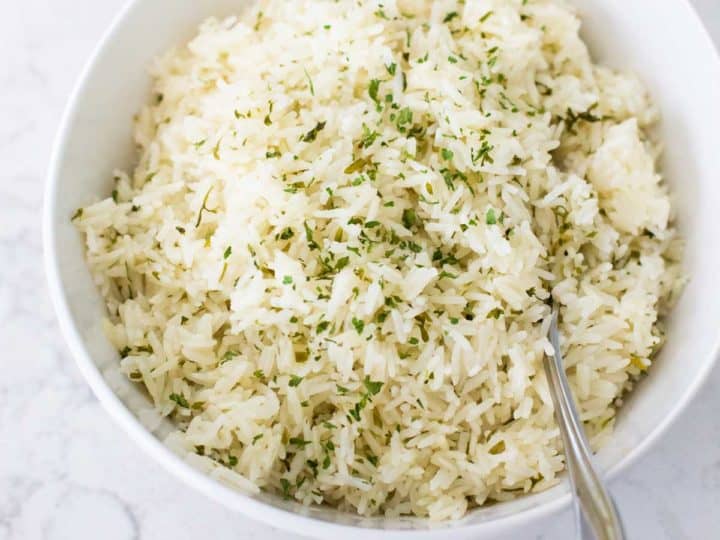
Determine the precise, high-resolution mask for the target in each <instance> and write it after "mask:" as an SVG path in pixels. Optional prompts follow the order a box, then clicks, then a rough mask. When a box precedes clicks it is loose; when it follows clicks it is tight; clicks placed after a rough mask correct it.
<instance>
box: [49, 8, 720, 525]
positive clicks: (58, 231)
mask: <svg viewBox="0 0 720 540" xmlns="http://www.w3.org/2000/svg"><path fill="white" fill-rule="evenodd" d="M242 4H243V2H242V1H241V0H184V1H180V2H179V1H178V0H152V1H150V0H135V1H132V2H130V4H129V5H128V6H127V7H126V8H125V9H124V10H123V12H122V13H121V14H120V16H119V17H118V18H117V19H116V21H115V23H114V24H113V25H112V27H111V29H110V30H109V31H108V33H107V34H106V36H105V38H104V39H103V41H102V43H101V44H100V46H99V47H98V49H97V51H96V53H95V54H94V56H93V58H92V60H91V61H90V62H89V64H88V66H87V68H86V69H85V71H84V73H83V75H82V77H81V79H80V82H79V84H78V86H77V89H76V91H75V92H74V94H73V97H72V99H71V102H70V105H69V107H68V109H67V112H66V114H65V118H64V120H63V123H62V128H61V130H60V134H59V136H58V139H57V143H56V146H55V152H54V156H53V159H52V164H51V168H50V174H49V179H48V185H47V194H46V199H45V213H44V241H45V264H46V267H47V273H48V277H49V282H50V290H51V294H52V298H53V301H54V305H55V309H56V311H57V314H58V317H59V320H60V325H61V327H62V330H63V333H64V335H65V338H66V339H67V341H68V343H69V345H70V348H71V350H72V352H73V354H74V356H75V358H76V359H77V363H78V365H79V367H80V370H81V371H82V373H83V374H84V376H85V378H86V379H87V381H88V383H89V384H90V386H91V387H92V389H93V391H94V392H95V395H96V396H97V397H98V399H99V400H100V401H101V402H102V404H103V405H104V406H105V408H106V409H107V410H108V412H109V413H110V414H111V415H112V416H113V417H114V418H115V420H116V421H117V422H118V424H120V425H121V426H122V427H123V429H125V430H126V431H127V432H128V434H129V435H130V436H131V437H132V438H133V439H135V440H136V441H137V442H138V443H139V444H140V445H141V446H142V447H143V448H144V449H145V450H146V451H147V452H148V453H149V454H151V455H152V456H153V457H155V458H156V459H157V460H158V461H159V462H160V463H162V464H163V465H164V466H165V467H166V468H167V469H168V470H170V471H171V472H172V473H173V474H175V475H177V476H178V477H180V478H182V479H183V480H184V481H185V482H187V483H188V484H189V485H191V486H193V487H195V488H196V489H199V490H200V491H202V492H203V493H205V494H207V495H208V496H210V497H212V498H214V499H216V500H218V501H219V502H221V503H223V504H224V505H226V506H228V507H230V508H233V509H236V510H238V511H239V512H241V513H243V514H246V515H248V516H250V517H252V518H255V519H259V520H262V521H265V522H267V523H270V524H272V525H274V526H278V527H282V528H285V529H288V530H290V531H293V532H296V533H300V534H304V535H308V536H315V537H319V538H334V537H338V536H342V537H344V538H347V539H352V538H367V537H368V536H369V535H370V534H371V531H370V530H369V529H373V528H375V529H384V530H385V531H384V532H383V535H384V536H383V538H396V537H403V538H405V537H409V536H412V537H413V538H437V539H440V538H447V537H449V536H452V537H453V538H469V537H472V538H481V537H489V536H491V535H493V534H495V533H499V532H507V531H510V530H512V528H513V527H517V526H519V525H521V524H522V525H527V523H528V522H530V521H531V520H532V519H534V518H535V517H538V516H540V515H545V514H548V513H550V512H553V511H556V510H558V509H559V508H561V507H563V506H564V505H566V504H567V503H568V502H569V499H570V497H569V494H568V490H567V487H566V486H564V485H563V486H558V487H556V488H554V489H552V490H549V491H547V492H544V493H541V494H537V495H532V496H527V497H524V498H520V499H518V500H515V501H513V502H509V503H503V504H499V505H495V506H492V507H488V508H482V509H478V510H475V511H473V512H471V513H470V514H469V515H468V516H467V517H466V518H465V519H463V520H461V521H458V522H454V523H448V524H442V525H434V526H431V525H429V524H428V523H427V522H425V521H423V520H412V519H405V520H389V519H383V518H376V519H364V518H360V517H357V516H354V515H348V514H342V513H339V512H336V511H334V510H330V509H326V508H310V509H308V508H304V507H301V506H299V505H296V504H294V503H289V502H283V501H281V500H280V499H279V498H277V497H273V496H270V495H265V494H263V495H259V496H256V497H251V496H247V495H245V494H242V493H239V492H236V491H233V490H231V489H229V488H227V487H224V486H223V485H221V484H219V483H217V482H216V481H214V480H212V479H210V478H209V477H207V476H205V475H204V474H203V473H201V472H199V471H197V470H195V469H193V468H192V467H191V466H190V465H188V464H187V463H185V462H184V461H182V460H181V459H179V458H178V457H177V456H175V455H174V454H173V453H171V452H170V451H169V450H168V449H167V448H166V447H165V446H164V445H163V444H162V442H161V440H162V436H163V435H164V433H166V432H167V430H168V429H169V428H170V426H169V425H168V424H167V423H165V424H162V425H161V426H160V427H159V428H155V429H153V430H150V429H147V428H146V427H144V425H143V423H142V422H141V421H140V420H139V417H140V418H143V415H142V412H143V411H144V410H146V409H147V408H148V405H149V404H148V401H147V399H146V398H145V397H144V394H142V393H141V392H140V390H139V389H138V388H136V387H135V386H133V385H132V384H130V383H129V382H127V381H125V379H124V378H123V377H121V376H118V372H117V364H118V355H117V352H116V351H115V350H114V349H113V348H112V347H111V346H110V344H109V343H108V342H107V340H106V339H105V337H104V335H103V332H102V330H101V324H100V321H101V319H102V317H103V315H104V306H103V302H102V300H101V298H100V296H99V294H98V292H97V291H96V289H95V286H94V285H93V282H92V280H91V278H90V275H89V273H88V270H87V269H86V267H85V262H84V260H83V248H82V243H81V239H80V236H79V235H78V233H77V232H76V231H75V229H74V227H73V226H72V225H71V223H70V216H71V215H72V213H73V211H74V210H75V209H77V208H79V207H81V206H84V205H86V204H88V203H90V202H93V201H95V200H98V199H99V198H101V197H107V196H108V195H109V194H110V191H111V189H112V187H111V182H112V181H111V178H112V174H111V173H112V170H113V169H114V168H118V167H120V168H128V167H130V166H131V165H132V164H133V160H134V147H133V144H132V139H131V132H132V122H131V118H132V116H133V114H134V113H135V112H137V111H138V110H139V108H140V107H141V105H142V104H143V103H144V102H145V101H146V100H147V99H148V98H149V92H150V80H149V77H148V75H147V71H146V68H147V66H148V65H149V64H150V61H151V59H152V58H153V57H154V56H156V55H157V54H158V53H160V52H162V51H163V50H165V49H167V48H169V47H170V46H171V45H173V44H179V43H182V42H183V41H185V40H187V39H189V38H190V37H191V36H192V35H193V32H194V30H195V29H196V26H197V24H198V23H199V22H200V21H201V20H202V19H203V18H205V17H207V16H209V15H228V14H231V13H233V12H237V10H238V9H239V8H240V6H242ZM575 4H576V5H578V7H579V9H580V12H581V15H582V18H583V22H584V27H583V28H584V35H585V38H586V39H587V41H588V43H589V44H590V46H591V50H592V52H593V54H594V55H595V58H596V59H598V60H600V61H601V62H604V63H606V64H608V65H611V66H613V67H616V68H621V69H629V70H632V71H635V72H636V73H637V74H638V75H639V76H640V77H641V79H642V80H643V81H644V82H645V83H646V84H647V86H648V87H649V88H650V90H651V93H652V94H653V96H654V99H655V101H656V102H657V104H658V105H659V106H660V109H661V111H662V115H663V123H662V126H661V128H660V131H661V135H662V139H663V140H664V142H665V146H666V151H665V157H664V163H663V171H664V173H665V175H666V177H667V179H668V182H669V183H670V184H671V186H672V188H673V191H674V194H675V196H676V203H677V204H676V208H677V211H678V221H679V226H680V229H681V232H682V234H683V235H684V236H685V238H686V239H687V253H686V255H685V265H686V269H687V271H688V272H689V274H690V275H691V278H692V279H691V281H690V283H689V285H688V287H687V289H686V290H685V293H684V295H683V297H682V299H681V300H680V303H679V304H678V306H677V307H676V308H675V310H674V312H673V315H672V317H671V319H670V320H669V321H668V322H669V329H668V330H669V331H668V341H667V345H666V346H665V348H664V349H663V351H662V354H661V356H660V357H659V359H658V361H657V362H656V363H655V364H654V365H653V368H652V370H651V371H650V375H649V377H648V378H647V380H645V381H643V382H642V384H640V385H639V387H638V388H637V390H636V391H635V392H634V393H633V395H632V396H631V397H630V399H629V400H628V402H627V403H626V405H625V406H624V407H623V409H622V411H621V414H620V417H619V420H618V423H617V429H616V432H615V435H614V437H613V439H612V443H611V444H609V445H608V446H607V447H605V448H603V449H602V450H601V451H600V453H599V454H598V456H597V461H598V463H599V465H600V466H601V467H602V468H603V469H604V470H606V471H607V472H608V473H609V474H610V475H611V476H614V475H617V474H619V473H620V472H621V471H622V470H623V469H624V468H625V467H627V465H628V464H629V463H630V462H631V461H633V460H634V459H636V458H637V457H638V456H640V454H641V453H642V452H644V451H645V450H647V448H648V447H649V446H650V445H652V444H653V442H655V441H656V440H657V439H658V437H659V436H660V434H661V433H662V432H663V431H664V430H665V429H666V428H667V426H668V425H669V424H670V422H671V421H672V420H673V419H674V418H676V417H677V415H678V414H679V412H680V411H681V410H682V409H683V408H684V407H685V405H686V404H687V403H688V401H689V400H690V398H691V397H692V396H693V394H694V393H695V391H696V390H697V389H698V387H699V385H700V384H701V382H702V381H703V379H705V377H706V375H707V374H708V372H709V371H710V368H711V366H712V364H713V361H714V360H715V357H716V356H717V353H718V348H719V345H720V343H719V340H718V328H720V302H718V300H717V294H718V289H719V288H718V280H720V250H718V249H717V247H716V246H717V245H716V244H715V240H716V235H718V234H719V233H720V223H719V220H718V216H719V215H720V178H719V176H720V174H719V173H720V136H719V135H718V133H719V131H718V128H717V126H718V125H720V61H719V60H718V57H717V54H716V52H715V49H714V47H713V45H712V42H711V40H710V38H709V37H708V35H707V33H706V32H705V30H704V29H703V26H702V24H701V23H700V21H699V20H698V18H697V16H696V15H695V13H694V12H693V10H692V8H691V7H690V5H689V4H688V2H686V1H684V0H633V1H631V2H629V1H627V0H576V1H575ZM138 415H140V416H139V417H138Z"/></svg>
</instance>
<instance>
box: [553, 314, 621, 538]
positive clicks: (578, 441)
mask: <svg viewBox="0 0 720 540" xmlns="http://www.w3.org/2000/svg"><path fill="white" fill-rule="evenodd" d="M558 315H559V308H558V306H557V304H554V305H553V311H552V319H551V322H550V332H549V337H550V342H551V343H552V346H553V349H554V350H555V354H554V356H552V357H550V356H548V355H546V356H545V360H544V365H545V373H546V375H547V379H548V387H549V388H550V394H551V395H552V399H553V403H554V404H555V418H556V420H557V423H558V427H559V428H560V435H561V436H562V440H563V446H564V447H565V462H566V465H567V470H568V474H569V476H570V485H571V488H572V492H573V507H574V510H575V519H576V524H577V530H578V534H579V537H580V538H581V539H582V540H590V539H596V540H623V539H624V538H625V533H624V531H623V526H622V522H621V520H620V515H619V514H618V511H617V508H616V507H615V504H614V503H613V500H612V498H611V497H610V494H609V493H608V491H607V489H606V488H605V485H604V484H603V482H602V480H601V479H600V477H599V476H598V474H597V473H596V472H595V469H594V468H593V464H592V459H591V454H590V450H589V446H588V442H587V439H586V438H585V433H584V431H583V427H582V422H580V417H579V416H578V412H577V409H576V407H575V403H574V402H573V396H572V393H571V392H570V386H569V385H568V381H567V378H566V377H565V369H564V367H563V359H562V353H561V352H560V334H559V332H558Z"/></svg>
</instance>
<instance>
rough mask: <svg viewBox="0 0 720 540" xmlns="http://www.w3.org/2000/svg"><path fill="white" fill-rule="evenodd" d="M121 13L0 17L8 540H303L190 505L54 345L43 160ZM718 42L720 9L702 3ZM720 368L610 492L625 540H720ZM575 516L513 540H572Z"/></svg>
mask: <svg viewBox="0 0 720 540" xmlns="http://www.w3.org/2000/svg"><path fill="white" fill-rule="evenodd" d="M122 3H123V0H103V1H95V0H24V1H22V2H9V1H8V2H4V3H3V16H2V17H0V164H2V167H1V168H0V171H2V172H1V173H0V365H1V366H2V370H1V371H0V540H8V539H13V540H16V539H17V540H20V539H22V540H34V539H47V540H57V539H73V540H83V539H104V540H150V539H152V540H155V539H165V538H167V539H172V540H185V539H194V538H204V537H208V536H209V537H212V538H213V539H215V540H223V539H233V540H245V539H251V538H258V539H260V538H263V539H265V538H267V539H271V540H290V539H296V538H298V537H296V536H294V535H291V534H287V533H283V532H279V531H275V530H273V529H270V528H268V527H266V526H264V525H260V524H257V523H254V522H252V521H249V520H247V519H246V518H243V517H242V516H239V515H237V514H234V513H232V512H230V511H229V510H226V509H225V508H223V507H220V506H218V505H217V504H215V503H214V502H212V501H209V500H207V499H205V498H204V497H202V496H201V495H199V494H198V493H195V492H194V491H192V490H191V489H190V488H188V487H186V486H185V485H184V484H182V483H180V481H179V480H177V479H175V478H174V477H172V476H170V475H169V474H168V473H167V472H165V470H163V469H162V468H161V467H160V466H159V465H157V464H156V463H155V462H153V461H152V460H151V458H150V457H148V456H147V455H145V454H144V453H143V452H141V451H140V450H139V449H138V448H137V447H136V446H135V445H134V443H132V442H131V441H130V439H129V438H128V437H127V436H125V434H124V433H123V432H122V431H121V430H120V429H119V428H118V427H116V426H115V424H114V423H113V422H112V421H111V419H110V417H109V416H108V415H107V414H106V413H105V412H104V411H103V410H102V409H101V407H100V405H99V404H98V402H97V401H96V400H95V398H94V397H93V396H92V394H91V393H90V390H89V389H88V387H87V386H86V385H85V383H84V382H83V380H82V379H81V377H80V374H79V372H78V371H77V369H76V367H75V365H74V363H73V360H72V358H71V357H70V354H69V353H68V351H67V349H66V347H65V345H64V343H63V341H62V338H61V337H60V333H59V331H58V328H57V325H56V322H55V318H54V314H53V312H52V308H51V306H50V303H49V301H48V298H47V293H46V289H45V277H44V275H43V269H42V256H41V250H42V247H41V239H40V208H41V203H42V189H43V183H44V174H45V170H46V167H47V159H48V154H49V150H50V146H51V142H52V139H53V137H54V133H55V130H56V127H57V124H58V121H59V118H60V114H61V112H62V109H63V106H64V104H65V100H66V98H67V96H68V94H69V92H70V89H71V87H72V85H73V83H74V80H75V78H76V77H77V75H78V73H79V71H80V68H81V66H82V64H83V62H84V61H85V60H86V58H87V57H88V55H89V53H90V51H91V50H92V48H93V46H94V44H95V42H96V41H97V39H98V38H99V36H100V35H101V33H102V31H103V30H104V28H105V27H106V26H107V24H108V23H109V21H110V20H111V18H112V16H113V15H114V13H115V12H116V11H117V10H118V8H119V7H120V5H121V4H122ZM695 4H696V5H697V7H698V9H699V10H700V11H701V13H702V15H703V19H704V20H705V22H706V24H707V25H708V26H709V27H710V28H711V30H712V31H713V33H714V34H715V36H716V38H717V39H718V40H720V1H719V0H695ZM718 388H720V367H719V368H718V369H716V370H715V372H714V373H713V374H712V376H711V377H710V380H709V381H708V383H707V384H706V385H705V387H704V388H703V390H702V391H701V392H700V395H699V396H698V397H697V399H695V401H694V402H693V403H692V405H691V406H690V407H689V408H688V409H687V410H686V412H685V413H684V414H683V415H682V417H681V418H680V420H679V421H678V422H676V423H675V424H674V426H673V427H672V428H671V429H670V430H669V431H668V432H667V433H666V435H665V436H664V437H663V438H662V440H661V441H660V442H659V444H657V445H656V446H655V447H654V449H653V450H652V451H651V452H650V453H648V454H647V455H646V456H645V457H644V458H643V459H642V460H640V462H638V463H636V464H635V465H634V466H633V467H631V468H630V470H629V471H628V472H627V474H626V475H625V476H624V477H623V478H622V479H619V480H617V481H615V482H614V483H613V485H612V489H613V491H614V493H615V494H616V496H617V499H618V502H619V504H620V507H621V508H622V509H623V514H624V516H625V517H626V520H627V526H628V529H629V535H630V538H637V539H641V538H642V539H653V540H682V539H710V538H718V534H720V533H718V531H719V530H720V510H719V509H720V414H718V412H720V392H718V391H717V389H718ZM573 537H574V534H573V525H572V518H571V516H570V514H569V512H567V513H565V514H562V515H560V516H555V517H553V518H552V519H551V520H547V521H545V522H535V523H533V524H531V526H529V527H528V528H527V530H525V531H519V532H518V533H517V534H516V535H515V536H514V538H516V539H548V540H549V539H552V540H556V539H557V540H562V539H570V538H573Z"/></svg>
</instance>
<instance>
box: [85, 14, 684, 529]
mask: <svg viewBox="0 0 720 540" xmlns="http://www.w3.org/2000/svg"><path fill="white" fill-rule="evenodd" d="M579 27H580V22H579V19H578V17H577V16H576V14H575V13H574V11H573V9H572V8H571V7H569V6H568V5H566V4H565V3H564V2H562V1H559V0H482V1H480V0H479V1H473V2H461V1H456V0H439V1H431V0H382V2H377V1H370V0H367V1H362V2H356V1H350V0H340V1H317V0H316V1H313V0H295V1H294V2H292V9H290V8H289V4H288V3H287V2H286V1H284V0H264V1H261V2H259V3H257V5H256V6H255V7H254V8H253V9H251V10H249V11H248V12H247V13H245V14H244V15H243V16H242V17H241V18H230V19H226V20H222V21H220V20H215V19H210V20H208V21H206V22H205V23H204V24H203V25H202V26H201V28H200V32H199V34H198V35H197V37H195V38H194V39H193V40H192V41H191V42H190V43H189V44H188V45H186V46H183V47H181V48H178V49H176V50H173V51H170V52H169V53H168V54H166V55H165V56H164V57H162V58H161V59H159V60H158V61H157V63H156V64H155V66H154V67H153V75H154V77H155V95H154V96H153V100H152V103H151V104H149V105H148V106H147V107H146V108H144V109H143V110H142V111H141V112H140V114H139V115H138V117H137V119H136V123H137V131H136V142H137V145H138V150H139V164H138V165H137V168H136V169H135V171H134V172H133V173H132V174H126V173H124V172H118V173H117V175H116V178H115V181H116V187H115V190H114V191H113V194H112V197H111V198H108V199H106V200H104V201H101V202H99V203H97V204H94V205H92V206H89V207H87V208H84V209H83V210H82V211H79V212H78V214H76V216H75V217H74V218H73V219H74V221H75V223H76V224H77V226H78V228H79V229H80V230H81V231H82V233H83V234H84V238H85V241H86V246H87V260H88V264H89V266H90V268H91V269H92V272H93V274H94V277H95V279H96V281H97V284H98V286H99V287H100V289H101V291H102V294H103V295H104V296H105V298H106V300H107V306H108V310H109V320H108V323H107V332H108V335H109V336H110V339H111V340H112V342H113V344H114V345H115V346H117V348H118V350H119V351H121V356H122V361H121V366H122V370H123V372H124V373H126V374H127V375H128V376H129V377H130V379H131V380H133V381H137V382H138V383H140V384H142V385H143V386H144V387H145V388H146V389H147V392H148V393H149V395H150V396H151V398H152V400H153V401H154V403H155V404H156V406H157V408H158V410H159V411H160V412H161V414H163V415H170V416H172V418H173V420H174V421H175V422H176V425H177V426H178V431H177V433H176V434H174V435H172V436H171V437H170V439H171V440H170V442H171V443H172V445H173V446H174V447H175V448H176V449H178V451H181V452H185V453H187V454H189V455H192V456H194V458H193V459H194V460H195V461H196V462H198V463H200V464H201V465H202V466H204V467H205V468H206V469H207V470H208V471H211V472H212V474H213V475H215V476H216V477H218V478H221V479H223V480H224V481H226V482H230V483H232V484H234V485H236V486H239V487H240V488H242V489H250V490H257V489H264V490H268V491H272V492H277V493H279V494H281V495H284V496H285V497H288V498H292V499H295V500H297V501H300V502H302V503H305V504H313V503H314V504H320V503H324V504H328V505H332V506H336V507H338V508H341V509H345V510H351V511H356V512H359V513H361V514H365V515H370V514H376V513H382V514H387V515H417V516H428V517H430V518H431V519H434V520H442V519H453V518H459V517H461V516H463V515H464V514H465V513H466V511H467V510H468V509H470V508H472V507H475V506H478V505H483V504H485V503H488V502H490V501H503V500H507V499H509V498H512V497H514V496H516V495H517V494H519V493H526V492H529V491H536V490H543V489H546V488H547V487H549V486H552V485H554V484H555V483H556V482H557V481H558V479H557V478H558V473H559V472H561V471H562V470H563V466H564V465H563V455H562V447H561V443H560V441H559V438H558V430H557V428H556V427H555V422H554V420H553V407H552V402H551V399H550V396H549V395H548V389H547V383H546V379H545V375H544V373H543V368H542V359H543V355H545V354H548V353H549V352H550V351H551V350H552V349H551V347H550V344H549V342H548V340H547V338H546V332H547V329H548V325H549V313H550V309H549V307H548V303H549V300H550V299H551V297H552V298H553V299H554V301H555V302H557V303H559V304H560V305H561V306H562V311H561V313H562V324H561V330H562V334H563V339H564V347H565V350H564V353H565V358H566V362H567V372H568V375H569V378H570V382H571V384H572V386H573V389H574V390H575V392H576V396H577V399H578V400H579V408H580V410H581V414H582V418H583V420H584V421H585V423H586V428H587V430H588V433H589V435H590V436H591V439H592V442H593V445H594V446H595V447H597V446H598V445H600V444H602V443H603V441H605V440H606V439H607V437H608V435H609V434H610V432H611V429H612V425H613V418H614V416H615V414H616V409H617V407H618V406H619V405H620V399H621V397H622V396H623V394H624V393H625V392H626V391H628V390H629V389H630V388H631V387H632V385H633V383H634V381H636V380H637V379H638V377H639V376H641V375H642V374H643V373H644V372H645V371H646V370H647V369H648V367H649V366H650V365H651V359H652V357H653V355H654V353H655V352H656V351H657V349H658V347H659V346H660V345H661V343H662V331H661V329H660V327H659V317H660V315H661V313H662V310H663V309H664V306H666V305H667V304H668V301H669V300H670V298H671V297H672V296H673V295H674V293H675V292H676V291H677V289H678V282H679V279H678V278H679V273H678V264H677V263H676V262H675V261H677V260H678V252H679V249H678V246H677V244H678V241H677V239H676V236H675V233H674V231H673V229H672V228H671V222H672V209H671V205H670V201H669V198H668V194H667V190H666V188H665V186H664V184H663V182H662V181H661V177H660V175H659V174H658V172H657V170H656V163H655V162H656V157H657V150H656V145H655V144H653V143H652V142H651V141H650V139H649V135H648V133H649V131H648V129H649V128H650V127H651V126H652V124H653V122H655V121H656V110H655V109H654V108H653V106H652V104H651V103H650V102H649V99H648V96H647V94H646V92H645V90H644V89H643V87H642V85H641V84H640V83H639V82H638V81H637V80H636V79H634V78H633V77H631V76H628V75H624V74H619V73H616V72H614V71H611V70H609V69H606V68H603V67H599V66H596V65H594V64H593V63H592V61H591V58H590V56H589V54H588V51H587V49H586V47H585V45H584V43H583V42H582V41H581V39H580V38H579V37H578V29H579Z"/></svg>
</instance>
